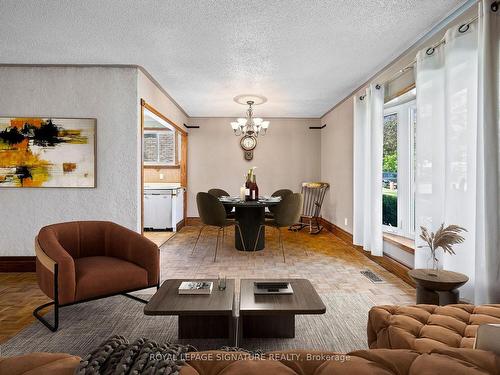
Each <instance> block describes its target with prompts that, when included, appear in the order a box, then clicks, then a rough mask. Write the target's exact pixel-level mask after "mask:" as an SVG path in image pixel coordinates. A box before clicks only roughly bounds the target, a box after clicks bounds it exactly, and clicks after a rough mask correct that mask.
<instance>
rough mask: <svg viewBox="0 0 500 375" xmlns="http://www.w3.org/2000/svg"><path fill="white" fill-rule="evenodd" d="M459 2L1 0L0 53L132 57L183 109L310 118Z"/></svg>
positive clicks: (34, 60)
mask: <svg viewBox="0 0 500 375" xmlns="http://www.w3.org/2000/svg"><path fill="white" fill-rule="evenodd" d="M463 3H465V0H365V1H355V0H337V1H334V0H331V1H325V0H323V1H322V0H254V1H248V0H245V1H240V0H219V1H215V0H214V1H208V0H176V1H160V0H157V1H152V0H144V1H138V0H90V1H89V0H86V1H76V0H74V1H66V0H65V1H63V0H59V1H55V0H54V1H40V0H30V1H25V0H0V63H22V64H134V65H141V66H143V67H144V68H145V69H146V70H147V71H148V72H149V73H150V74H151V75H152V76H153V77H154V78H155V79H156V80H157V81H158V82H159V83H160V85H162V86H163V88H164V89H165V90H166V91H168V92H169V94H170V95H171V96H172V97H173V98H174V99H175V100H176V101H177V102H178V103H179V104H180V105H181V106H182V107H183V109H184V110H185V111H186V112H187V113H188V114H189V115H190V116H239V115H241V114H242V112H243V110H244V107H242V106H240V105H238V104H235V103H233V102H232V98H233V97H234V96H235V95H238V94H246V93H255V94H261V95H264V96H266V97H267V98H268V100H269V101H268V102H267V103H266V104H264V105H262V106H261V107H257V108H256V113H257V114H258V115H262V116H276V117H278V116H287V117H319V116H321V115H322V114H323V113H325V112H326V111H327V110H328V109H329V108H331V107H332V106H333V105H335V104H336V103H337V102H338V101H340V100H342V99H343V98H344V97H345V96H346V95H348V94H349V93H350V92H351V91H352V90H353V89H354V88H356V87H357V86H358V85H359V84H361V83H363V82H364V81H365V80H366V79H368V78H369V77H370V76H371V75H372V74H373V73H375V72H376V71H377V70H378V69H380V68H381V67H382V66H384V65H385V64H386V63H388V62H389V61H391V59H393V58H394V57H396V56H397V55H398V54H399V53H401V52H402V51H403V50H405V49H406V48H407V47H408V46H409V45H411V44H412V43H413V42H414V41H415V40H417V39H418V37H419V36H421V35H422V34H424V33H425V32H426V31H428V30H429V29H430V28H431V27H432V26H434V25H435V24H437V23H438V22H439V21H440V20H442V19H443V18H444V17H446V16H447V15H448V14H449V13H451V12H452V11H453V10H454V9H456V8H457V7H458V6H460V5H462V4H463Z"/></svg>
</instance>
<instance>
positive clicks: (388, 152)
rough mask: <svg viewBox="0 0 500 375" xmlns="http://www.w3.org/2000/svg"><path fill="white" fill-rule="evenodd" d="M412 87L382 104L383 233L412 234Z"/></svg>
mask: <svg viewBox="0 0 500 375" xmlns="http://www.w3.org/2000/svg"><path fill="white" fill-rule="evenodd" d="M415 126H416V100H415V89H413V90H410V91H409V92H407V93H405V94H403V95H401V96H399V97H397V98H394V99H392V100H391V101H389V102H387V103H385V107H384V146H383V166H382V224H383V230H384V231H385V232H390V233H394V234H397V235H401V236H406V237H413V234H414V233H415V224H414V223H415V219H414V216H415V209H414V205H415V203H414V202H415V199H414V195H415V194H414V176H415V172H414V168H415V163H414V160H415Z"/></svg>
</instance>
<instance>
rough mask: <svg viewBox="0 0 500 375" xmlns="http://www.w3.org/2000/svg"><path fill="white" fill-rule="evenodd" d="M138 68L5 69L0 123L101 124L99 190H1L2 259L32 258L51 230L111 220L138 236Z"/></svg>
mask: <svg viewBox="0 0 500 375" xmlns="http://www.w3.org/2000/svg"><path fill="white" fill-rule="evenodd" d="M136 71H137V70H136V69H134V68H99V67H0V92H1V95H0V115H1V116H52V117H93V118H97V155H96V159H97V170H96V173H97V188H95V189H77V188H50V189H49V188H1V189H0V208H1V215H0V256H8V255H34V250H33V240H34V237H35V235H36V233H37V232H38V230H39V229H40V228H41V227H42V226H44V225H47V224H51V223H57V222H61V221H69V220H90V219H102V220H112V221H115V222H117V223H119V224H122V225H124V226H126V227H129V228H131V229H134V230H135V229H137V220H138V206H137V195H138V185H137V183H136V181H137V178H138V175H139V171H140V170H139V169H138V164H137V154H136V153H135V152H134V151H133V150H136V148H137V142H138V138H137V134H138V133H137V108H136V100H137V99H136V84H137V73H136Z"/></svg>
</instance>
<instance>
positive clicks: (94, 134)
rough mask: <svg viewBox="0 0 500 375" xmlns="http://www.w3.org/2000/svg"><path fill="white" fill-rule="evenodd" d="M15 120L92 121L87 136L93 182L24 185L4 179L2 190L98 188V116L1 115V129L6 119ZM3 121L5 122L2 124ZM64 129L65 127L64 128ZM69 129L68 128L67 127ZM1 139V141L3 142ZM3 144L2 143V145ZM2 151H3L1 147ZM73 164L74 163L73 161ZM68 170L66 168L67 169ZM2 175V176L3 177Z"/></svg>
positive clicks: (0, 167)
mask: <svg viewBox="0 0 500 375" xmlns="http://www.w3.org/2000/svg"><path fill="white" fill-rule="evenodd" d="M13 119H14V120H15V119H36V120H41V121H43V120H51V121H54V122H55V124H56V125H57V122H59V121H61V120H62V121H64V122H78V121H79V120H81V121H86V122H89V123H90V127H88V128H87V130H89V131H90V134H89V135H87V136H86V138H87V139H88V140H89V141H90V143H91V146H89V147H88V150H89V152H91V154H89V155H91V158H92V161H91V163H88V165H89V166H90V167H91V171H92V173H91V176H90V179H91V182H90V183H87V184H81V185H80V184H59V185H47V184H45V185H44V184H41V185H40V186H24V185H22V184H21V186H13V185H12V184H10V185H9V184H4V183H3V182H2V181H0V190H1V189H95V188H97V131H98V127H97V118H96V117H74V116H64V115H62V116H46V115H35V116H33V115H27V116H26V115H22V116H19V115H14V116H12V115H0V131H2V125H4V123H5V121H6V120H13ZM2 122H3V124H2ZM63 130H64V129H63ZM66 130H67V129H66ZM1 141H2V140H1V139H0V143H1ZM0 146H1V145H0ZM0 151H2V150H1V149H0ZM1 162H2V158H1V156H0V170H1V169H2V165H1ZM71 164H72V163H71ZM65 171H66V170H65ZM0 174H1V172H0ZM1 177H2V176H0V178H1Z"/></svg>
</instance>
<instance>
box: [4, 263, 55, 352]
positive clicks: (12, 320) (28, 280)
mask: <svg viewBox="0 0 500 375" xmlns="http://www.w3.org/2000/svg"><path fill="white" fill-rule="evenodd" d="M49 301H50V300H49V298H47V297H46V296H45V294H43V292H42V291H41V290H40V289H39V288H38V284H37V282H36V274H35V273H33V272H25V273H0V327H1V328H0V343H2V342H5V341H7V340H8V339H9V338H10V337H12V336H14V335H15V334H16V333H17V332H18V331H20V330H21V329H23V328H24V327H26V326H27V325H29V324H31V323H32V322H33V321H35V318H34V317H33V315H32V312H33V310H34V309H35V307H37V306H40V305H42V304H44V303H46V302H49Z"/></svg>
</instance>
